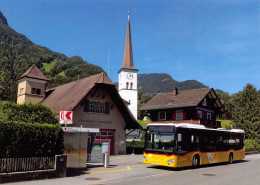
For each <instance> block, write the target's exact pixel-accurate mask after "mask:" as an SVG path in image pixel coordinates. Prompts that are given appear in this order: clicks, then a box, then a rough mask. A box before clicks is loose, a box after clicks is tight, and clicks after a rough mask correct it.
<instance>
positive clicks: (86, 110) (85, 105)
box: [84, 100, 89, 112]
mask: <svg viewBox="0 0 260 185" xmlns="http://www.w3.org/2000/svg"><path fill="white" fill-rule="evenodd" d="M88 106H89V100H86V101H85V102H84V112H88Z"/></svg>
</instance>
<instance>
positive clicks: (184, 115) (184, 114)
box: [183, 111, 187, 119]
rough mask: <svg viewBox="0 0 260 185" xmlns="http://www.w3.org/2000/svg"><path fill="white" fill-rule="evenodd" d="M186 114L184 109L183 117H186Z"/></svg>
mask: <svg viewBox="0 0 260 185" xmlns="http://www.w3.org/2000/svg"><path fill="white" fill-rule="evenodd" d="M186 118H187V116H186V111H183V119H186Z"/></svg>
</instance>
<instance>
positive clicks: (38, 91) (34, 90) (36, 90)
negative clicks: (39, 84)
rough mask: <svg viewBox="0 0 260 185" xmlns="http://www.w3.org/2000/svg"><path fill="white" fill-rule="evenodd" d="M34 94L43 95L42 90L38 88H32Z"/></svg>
mask: <svg viewBox="0 0 260 185" xmlns="http://www.w3.org/2000/svg"><path fill="white" fill-rule="evenodd" d="M32 94H38V95H40V94H41V89H37V88H32Z"/></svg>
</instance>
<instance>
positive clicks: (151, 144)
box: [146, 126, 175, 153]
mask: <svg viewBox="0 0 260 185" xmlns="http://www.w3.org/2000/svg"><path fill="white" fill-rule="evenodd" d="M174 134H175V127H168V129H166V130H165V127H164V129H163V130H162V129H161V127H160V126H152V127H149V128H148V132H147V137H146V149H148V150H156V151H160V152H166V153H172V152H173V141H174Z"/></svg>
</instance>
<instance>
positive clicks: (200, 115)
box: [198, 110, 202, 119]
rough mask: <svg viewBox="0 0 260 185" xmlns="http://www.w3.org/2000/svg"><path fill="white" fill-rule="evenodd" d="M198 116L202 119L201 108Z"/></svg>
mask: <svg viewBox="0 0 260 185" xmlns="http://www.w3.org/2000/svg"><path fill="white" fill-rule="evenodd" d="M198 118H199V119H202V111H201V110H198Z"/></svg>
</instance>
